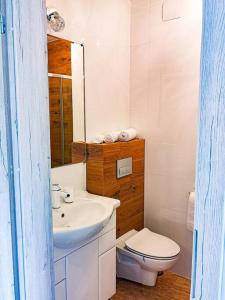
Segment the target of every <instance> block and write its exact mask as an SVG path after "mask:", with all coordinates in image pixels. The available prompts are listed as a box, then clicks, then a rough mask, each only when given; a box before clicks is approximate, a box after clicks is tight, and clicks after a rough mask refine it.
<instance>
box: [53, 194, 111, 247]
mask: <svg viewBox="0 0 225 300" xmlns="http://www.w3.org/2000/svg"><path fill="white" fill-rule="evenodd" d="M100 198H103V197H99V199H100ZM99 199H98V198H97V199H93V200H91V199H87V198H79V199H76V200H75V201H74V202H73V203H63V204H62V206H61V208H59V209H54V210H53V235H54V246H55V247H58V248H73V247H75V246H76V245H77V244H79V243H80V242H82V241H85V240H88V239H90V238H91V237H92V236H94V235H96V234H98V233H99V232H100V231H101V230H102V229H103V228H104V227H105V226H106V225H107V223H108V222H109V220H110V217H111V216H112V214H113V210H114V205H112V203H110V202H108V201H100V200H99Z"/></svg>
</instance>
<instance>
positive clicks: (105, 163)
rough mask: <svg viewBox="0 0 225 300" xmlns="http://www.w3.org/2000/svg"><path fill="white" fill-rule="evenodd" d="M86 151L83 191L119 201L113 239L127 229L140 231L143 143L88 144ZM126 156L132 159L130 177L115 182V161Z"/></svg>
mask: <svg viewBox="0 0 225 300" xmlns="http://www.w3.org/2000/svg"><path fill="white" fill-rule="evenodd" d="M87 149H88V159H87V190H88V191H89V192H90V193H93V194H98V195H102V196H107V197H114V198H118V199H120V201H121V206H120V207H119V208H118V209H117V237H118V236H120V235H122V234H124V233H125V232H127V231H129V230H131V229H137V230H140V229H141V228H143V226H144V151H145V142H144V140H143V139H135V140H133V141H130V142H117V143H112V144H100V145H99V144H88V146H87ZM127 157H132V158H133V174H132V175H129V176H126V177H123V178H120V179H117V174H116V161H117V160H118V159H123V158H127ZM128 220H129V222H128Z"/></svg>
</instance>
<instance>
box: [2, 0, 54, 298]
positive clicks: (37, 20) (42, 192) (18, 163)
mask: <svg viewBox="0 0 225 300" xmlns="http://www.w3.org/2000/svg"><path fill="white" fill-rule="evenodd" d="M4 2H5V5H6V20H7V27H6V34H7V54H8V67H9V92H10V111H9V114H10V120H11V132H10V136H11V140H12V158H13V165H12V170H13V188H14V190H15V198H14V201H15V207H16V215H15V219H16V225H17V226H16V228H17V247H18V253H17V261H18V270H19V295H20V299H22V300H31V299H32V300H40V299H42V300H50V299H54V272H53V242H52V241H53V240H52V219H51V198H50V145H49V143H50V137H49V115H48V111H49V108H48V79H47V78H48V77H47V49H46V46H47V43H46V8H45V1H42V0H35V1H25V0H11V1H8V0H7V1H6V0H4ZM31 12H34V14H33V13H31ZM34 16H35V17H34ZM11 217H12V215H11ZM6 299H7V298H6ZM18 299H19V298H18ZM7 300H8V299H7Z"/></svg>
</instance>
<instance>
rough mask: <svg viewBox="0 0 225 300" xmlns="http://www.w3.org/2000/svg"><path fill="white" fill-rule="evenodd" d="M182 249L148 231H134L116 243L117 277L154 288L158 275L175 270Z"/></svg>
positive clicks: (171, 241) (167, 239) (169, 240)
mask: <svg viewBox="0 0 225 300" xmlns="http://www.w3.org/2000/svg"><path fill="white" fill-rule="evenodd" d="M179 253H180V247H179V246H178V244H177V243H175V242H174V241H173V240H171V239H169V238H167V237H165V236H162V235H159V234H156V233H154V232H152V231H150V230H149V229H147V228H144V229H143V230H141V231H139V232H138V231H136V230H131V231H129V232H127V233H126V234H124V235H123V236H121V237H120V238H119V239H117V276H118V277H119V278H125V279H128V280H131V281H135V282H139V283H142V284H144V285H148V286H154V285H155V284H156V279H157V276H158V272H159V271H166V270H168V269H170V268H172V267H173V266H174V264H175V263H176V261H177V259H178V258H179Z"/></svg>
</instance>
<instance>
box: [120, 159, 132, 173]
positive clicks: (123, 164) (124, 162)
mask: <svg viewBox="0 0 225 300" xmlns="http://www.w3.org/2000/svg"><path fill="white" fill-rule="evenodd" d="M131 174H132V157H128V158H124V159H119V160H117V178H121V177H124V176H128V175H131Z"/></svg>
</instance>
